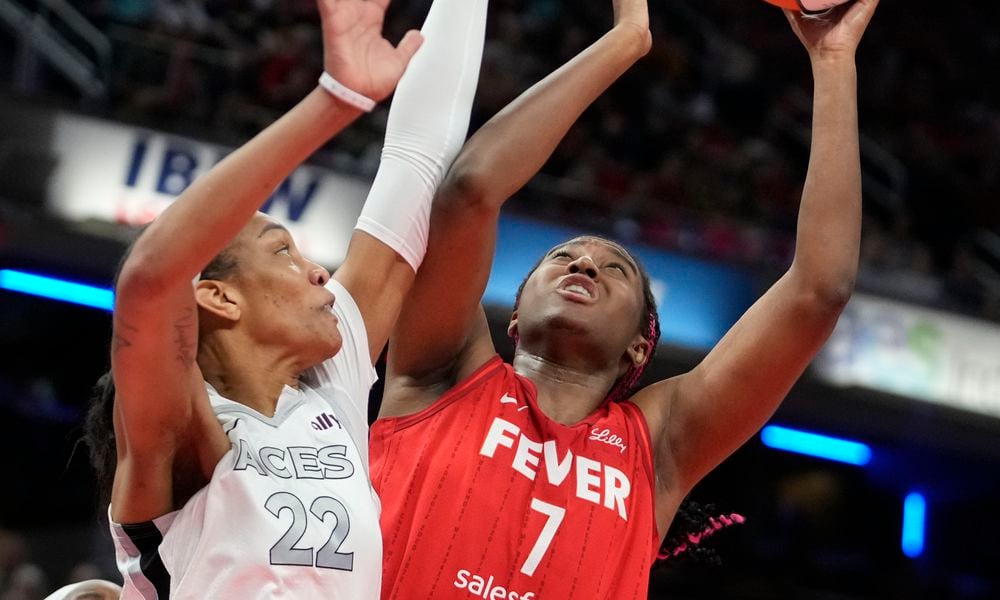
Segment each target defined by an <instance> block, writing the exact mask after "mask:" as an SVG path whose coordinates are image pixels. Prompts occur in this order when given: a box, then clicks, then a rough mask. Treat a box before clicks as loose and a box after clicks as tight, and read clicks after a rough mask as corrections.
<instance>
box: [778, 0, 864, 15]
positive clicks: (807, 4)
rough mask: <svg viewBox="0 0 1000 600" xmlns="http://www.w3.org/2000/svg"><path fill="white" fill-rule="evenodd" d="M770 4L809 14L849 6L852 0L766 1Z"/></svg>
mask: <svg viewBox="0 0 1000 600" xmlns="http://www.w3.org/2000/svg"><path fill="white" fill-rule="evenodd" d="M764 1H765V2H768V3H769V4H773V5H775V6H780V7H781V8H787V9H790V10H801V11H802V12H807V13H818V12H823V11H825V10H829V9H831V8H834V7H836V6H840V5H841V4H847V3H848V2H850V0H764Z"/></svg>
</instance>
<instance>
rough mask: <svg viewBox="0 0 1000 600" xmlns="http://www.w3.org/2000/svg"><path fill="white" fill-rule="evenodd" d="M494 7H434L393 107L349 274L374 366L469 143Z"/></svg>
mask: <svg viewBox="0 0 1000 600" xmlns="http://www.w3.org/2000/svg"><path fill="white" fill-rule="evenodd" d="M487 4H488V2H487V0H434V3H433V5H432V6H431V9H430V12H429V13H428V15H427V20H426V22H425V23H424V26H423V29H422V32H423V35H424V38H425V42H424V45H423V46H422V47H421V49H420V51H419V52H418V53H417V54H416V56H415V57H414V59H413V61H412V62H411V64H410V66H409V67H408V68H407V70H406V74H405V75H404V76H403V78H402V79H401V80H400V82H399V88H398V89H397V90H396V94H395V96H394V97H393V100H392V109H391V110H390V111H389V122H388V125H387V128H386V135H385V146H384V147H383V149H382V162H381V164H380V165H379V170H378V174H377V175H376V176H375V182H374V183H373V184H372V189H371V191H370V192H369V194H368V199H367V200H366V202H365V207H364V210H363V212H362V214H361V217H360V219H359V220H358V225H357V230H356V231H355V232H354V235H353V236H352V238H351V245H350V248H349V249H348V252H347V257H346V258H345V259H344V263H343V265H341V267H340V268H339V269H337V272H336V274H335V275H334V278H335V279H337V280H338V281H339V282H340V283H342V284H343V285H344V287H345V288H346V289H347V290H348V291H349V292H350V293H351V295H352V296H353V297H354V299H355V301H356V302H357V304H358V307H359V308H360V310H361V314H362V315H363V317H364V321H365V328H366V330H367V337H368V346H369V351H370V354H371V358H372V360H373V361H374V360H375V359H377V358H378V356H379V354H381V352H382V348H383V347H385V341H386V339H387V338H388V337H389V331H390V330H391V329H392V327H393V325H394V324H395V322H396V317H397V316H398V315H399V309H400V306H401V305H402V302H403V297H404V296H405V295H406V293H407V292H408V291H409V289H410V286H411V285H412V283H413V278H414V272H415V271H416V270H417V268H418V267H419V266H420V263H421V261H422V260H423V256H424V252H425V250H426V248H427V234H428V228H429V223H428V222H429V219H430V211H431V200H432V199H433V198H434V193H435V191H436V190H437V188H438V185H439V184H440V183H441V180H442V179H444V175H445V173H446V172H447V170H448V167H449V166H451V163H452V161H453V160H454V158H455V156H456V155H457V154H458V151H459V150H460V149H461V147H462V143H463V142H464V141H465V136H466V134H467V133H468V129H469V117H470V114H471V112H472V101H473V97H474V96H475V91H476V84H477V82H478V80H479V65H480V63H481V62H482V54H483V41H484V36H485V33H486V9H487Z"/></svg>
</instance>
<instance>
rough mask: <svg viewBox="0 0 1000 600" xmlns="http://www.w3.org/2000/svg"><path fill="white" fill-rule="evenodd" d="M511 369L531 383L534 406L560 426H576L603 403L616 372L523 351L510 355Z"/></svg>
mask: <svg viewBox="0 0 1000 600" xmlns="http://www.w3.org/2000/svg"><path fill="white" fill-rule="evenodd" d="M514 370H515V371H516V372H517V373H518V374H520V375H523V376H525V377H527V378H528V379H530V380H531V382H532V383H534V384H535V388H536V389H537V390H538V407H539V408H540V409H542V412H544V413H545V416H547V417H548V418H550V419H552V420H553V421H556V422H558V423H562V424H564V425H572V424H575V423H579V422H580V421H582V420H583V419H585V418H586V417H587V416H588V415H590V414H591V413H592V412H594V411H595V410H597V408H598V407H599V406H600V405H601V404H603V403H604V399H605V398H606V397H607V393H608V390H609V389H610V388H611V386H612V385H613V384H614V381H615V377H616V373H615V372H612V371H610V370H609V371H607V372H604V371H601V370H594V369H590V368H584V367H575V366H569V365H563V364H558V363H556V362H553V361H551V360H547V359H545V358H542V357H541V356H537V355H534V354H530V353H528V352H525V351H521V350H518V351H517V352H516V353H515V355H514Z"/></svg>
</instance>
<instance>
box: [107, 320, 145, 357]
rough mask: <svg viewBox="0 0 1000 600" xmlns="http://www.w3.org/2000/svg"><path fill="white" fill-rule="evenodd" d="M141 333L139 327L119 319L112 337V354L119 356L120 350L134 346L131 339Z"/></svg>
mask: <svg viewBox="0 0 1000 600" xmlns="http://www.w3.org/2000/svg"><path fill="white" fill-rule="evenodd" d="M137 331H139V328H138V327H135V326H134V325H129V324H128V323H126V322H125V321H123V320H121V319H117V320H116V321H115V325H114V332H113V334H112V337H111V353H112V354H117V353H118V351H119V350H121V349H123V348H128V347H129V346H131V345H132V341H131V339H130V338H131V337H132V335H133V334H135V333H136V332H137Z"/></svg>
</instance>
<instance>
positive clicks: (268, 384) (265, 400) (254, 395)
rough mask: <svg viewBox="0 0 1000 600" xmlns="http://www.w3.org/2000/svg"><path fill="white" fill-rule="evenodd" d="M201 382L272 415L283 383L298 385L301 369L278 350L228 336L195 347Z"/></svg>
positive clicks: (235, 400) (265, 413)
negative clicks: (203, 379) (203, 381)
mask: <svg viewBox="0 0 1000 600" xmlns="http://www.w3.org/2000/svg"><path fill="white" fill-rule="evenodd" d="M198 366H199V367H200V368H201V372H202V376H203V377H204V378H205V381H207V382H208V383H210V384H211V385H212V387H214V388H215V389H216V391H218V392H219V393H220V394H222V396H224V397H225V398H228V399H230V400H233V401H234V402H239V403H240V404H244V405H246V406H248V407H250V408H252V409H254V410H255V411H257V412H259V413H261V414H263V415H265V416H268V417H271V416H274V411H275V408H276V407H277V404H278V397H279V396H281V392H282V390H283V389H284V388H285V386H286V385H287V386H290V387H293V388H298V386H299V375H300V374H301V369H300V368H299V367H298V365H297V364H295V362H294V361H293V360H292V359H291V358H289V357H287V356H285V355H283V354H282V353H280V352H276V351H269V349H268V348H266V347H261V346H260V345H254V344H248V343H240V342H238V341H237V340H232V339H222V340H219V339H215V340H209V341H206V342H205V343H203V344H202V345H201V347H200V348H199V350H198Z"/></svg>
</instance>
